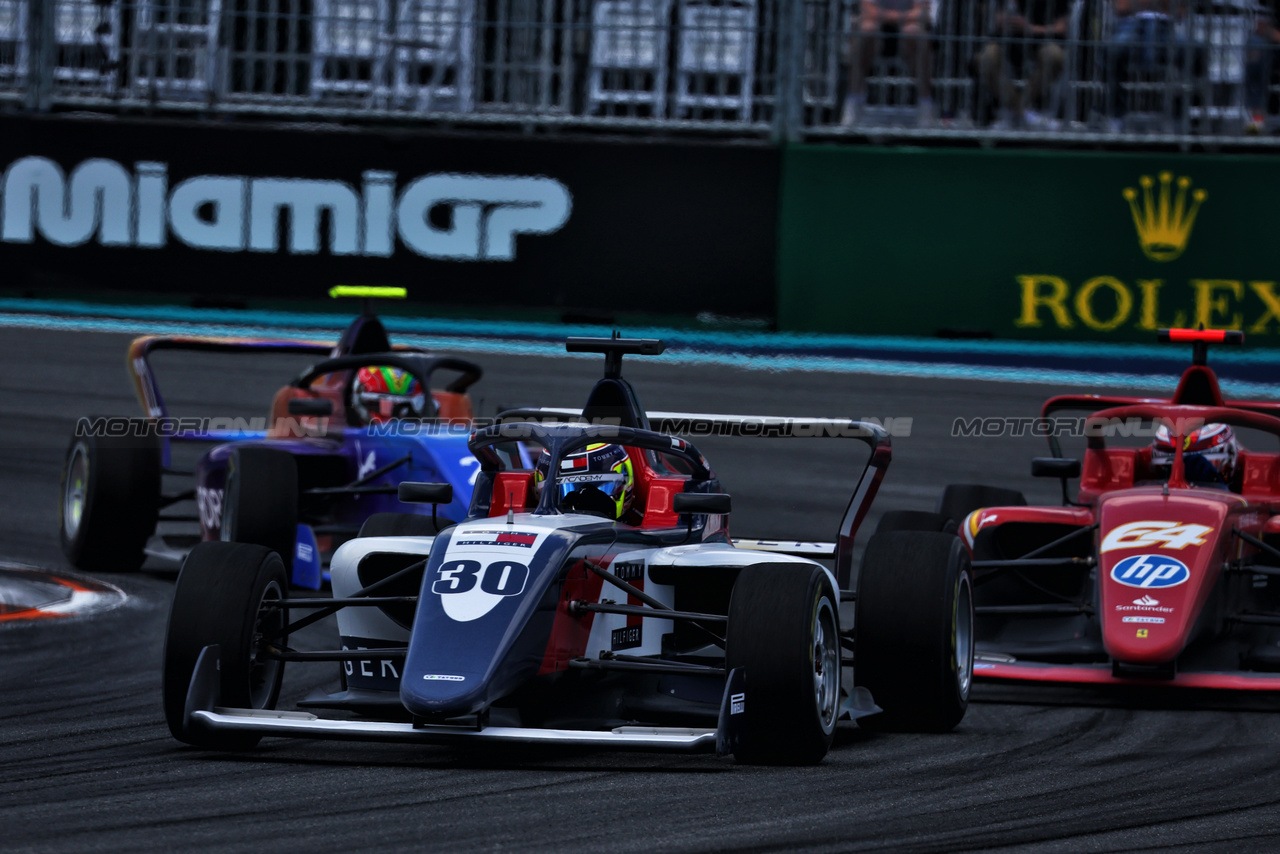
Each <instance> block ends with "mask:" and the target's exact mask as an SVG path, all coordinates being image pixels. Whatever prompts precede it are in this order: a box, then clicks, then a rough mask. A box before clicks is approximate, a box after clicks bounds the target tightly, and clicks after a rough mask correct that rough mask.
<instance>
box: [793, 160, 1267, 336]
mask: <svg viewBox="0 0 1280 854" xmlns="http://www.w3.org/2000/svg"><path fill="white" fill-rule="evenodd" d="M1278 180H1280V159H1278V158H1275V157H1261V156H1249V155H1239V156H1214V155H1206V154H1199V155H1166V154H1114V153H1092V152H1090V153H1071V152H1045V151H1035V152H1029V151H1017V152H999V151H969V150H964V151H955V150H937V149H934V150H921V149H883V148H849V147H835V146H795V147H792V148H789V149H788V150H787V151H786V153H785V155H784V160H783V184H782V202H781V222H780V226H779V234H780V244H779V271H780V288H779V326H780V327H781V328H783V329H789V330H797V331H814V332H846V333H868V334H895V335H987V334H990V335H995V336H998V337H1019V338H1064V339H1066V338H1075V339H1099V340H1117V341H1119V340H1127V341H1152V340H1154V331H1155V330H1156V329H1159V328H1163V327H1169V326H1186V325H1198V324H1204V325H1205V326H1206V327H1212V328H1218V329H1242V330H1244V331H1245V334H1246V336H1247V337H1249V338H1251V340H1252V341H1254V342H1257V343H1266V342H1272V341H1274V342H1276V343H1280V285H1278V284H1277V283H1280V253H1277V252H1276V251H1275V246H1276V241H1275V239H1274V237H1273V234H1274V233H1275V230H1276V227H1277V226H1276V219H1275V216H1274V212H1273V210H1272V207H1273V205H1272V204H1271V203H1270V190H1269V188H1270V187H1272V186H1275V185H1276V184H1277V181H1278Z"/></svg>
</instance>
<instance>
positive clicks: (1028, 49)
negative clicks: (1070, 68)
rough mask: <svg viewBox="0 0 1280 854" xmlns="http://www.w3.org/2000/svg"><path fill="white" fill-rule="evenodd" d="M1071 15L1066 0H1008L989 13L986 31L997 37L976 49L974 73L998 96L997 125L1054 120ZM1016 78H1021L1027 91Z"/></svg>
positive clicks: (1051, 123)
mask: <svg viewBox="0 0 1280 854" xmlns="http://www.w3.org/2000/svg"><path fill="white" fill-rule="evenodd" d="M1002 2H1003V0H1002ZM1070 17H1071V6H1070V0H1008V2H1007V3H1006V4H1005V5H1004V6H1003V9H1002V10H1001V11H998V12H996V13H995V14H994V15H993V16H992V18H991V22H990V26H989V28H988V35H989V36H990V37H992V38H993V39H995V40H994V41H991V42H989V43H988V44H987V45H986V47H984V48H983V49H982V52H981V53H980V54H979V55H978V79H979V80H980V81H981V85H982V89H983V90H984V91H985V92H987V93H989V95H990V96H992V97H994V98H995V100H996V104H997V121H996V124H995V126H996V127H997V128H1008V127H1013V126H1015V125H1017V124H1018V123H1019V122H1021V123H1022V124H1023V125H1024V126H1026V127H1029V128H1036V127H1041V126H1044V125H1047V126H1049V127H1054V126H1056V125H1057V122H1058V119H1057V115H1056V114H1057V111H1058V102H1059V100H1060V99H1059V98H1058V97H1056V94H1057V85H1058V82H1059V81H1060V80H1061V79H1062V69H1063V66H1064V65H1065V63H1066V52H1065V51H1064V50H1063V47H1062V42H1063V41H1064V40H1065V39H1066V38H1067V35H1068V33H1067V27H1068V23H1069V20H1070ZM1015 80H1025V81H1026V89H1027V90H1029V91H1025V92H1024V91H1023V88H1022V87H1020V86H1017V85H1015ZM1024 108H1025V109H1024Z"/></svg>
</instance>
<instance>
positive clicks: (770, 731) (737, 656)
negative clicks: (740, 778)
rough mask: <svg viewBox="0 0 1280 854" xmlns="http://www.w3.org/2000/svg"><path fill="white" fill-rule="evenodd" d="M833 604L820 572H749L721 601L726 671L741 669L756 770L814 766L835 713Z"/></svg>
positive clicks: (747, 749) (746, 745)
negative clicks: (725, 613) (725, 606)
mask: <svg viewBox="0 0 1280 854" xmlns="http://www.w3.org/2000/svg"><path fill="white" fill-rule="evenodd" d="M839 603H840V600H839V599H838V598H837V597H836V594H835V591H834V590H832V588H831V582H830V580H829V579H828V577H827V574H826V572H824V571H823V570H822V569H821V568H820V567H817V566H806V565H804V564H794V563H780V564H758V565H756V566H749V567H746V568H745V569H743V570H742V572H740V573H739V574H738V579H737V581H736V582H735V583H734V585H733V593H732V596H731V598H730V600H729V625H728V637H727V638H726V641H727V643H726V652H725V659H726V667H727V669H728V670H732V669H733V668H735V667H743V668H745V669H746V694H747V700H746V715H747V717H746V732H745V737H744V739H743V745H742V746H741V747H740V748H739V749H738V750H737V751H736V752H735V754H734V758H735V759H737V760H738V761H739V762H743V763H747V764H756V765H815V764H817V763H818V762H821V761H822V757H824V756H826V755H827V751H828V750H829V749H830V747H831V740H832V738H833V736H834V735H835V728H836V719H837V718H838V717H839V714H840V616H839Z"/></svg>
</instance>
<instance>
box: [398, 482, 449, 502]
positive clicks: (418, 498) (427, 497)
mask: <svg viewBox="0 0 1280 854" xmlns="http://www.w3.org/2000/svg"><path fill="white" fill-rule="evenodd" d="M398 494H399V498H400V500H401V501H403V502H404V503H405V504H448V503H449V502H450V501H453V484H451V483H415V482H413V481H405V482H404V483H402V484H400V489H399V493H398Z"/></svg>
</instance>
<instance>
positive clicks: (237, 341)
mask: <svg viewBox="0 0 1280 854" xmlns="http://www.w3.org/2000/svg"><path fill="white" fill-rule="evenodd" d="M333 347H334V345H333V344H332V343H326V342H322V341H288V340H270V339H258V338H201V337H198V336H190V337H187V336H174V337H171V336H163V335H145V336H143V337H141V338H135V339H134V340H133V342H132V343H130V344H129V353H128V356H127V361H128V364H127V368H128V371H129V376H130V377H131V378H132V379H133V385H134V391H135V392H136V393H137V395H138V402H139V403H141V404H142V409H143V411H144V412H145V413H146V414H147V417H148V418H167V417H169V410H168V407H166V406H165V402H164V397H163V396H162V395H161V394H160V384H159V382H158V381H157V380H156V375H155V371H154V370H153V369H152V367H151V354H152V353H156V352H159V351H160V350H180V351H188V352H200V353H276V354H298V355H303V356H328V355H329V354H330V353H332V352H333ZM391 349H392V350H394V351H395V352H397V353H405V354H409V353H426V352H428V351H426V350H423V349H422V348H420V347H409V346H405V345H395V346H393V347H392V348H391Z"/></svg>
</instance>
